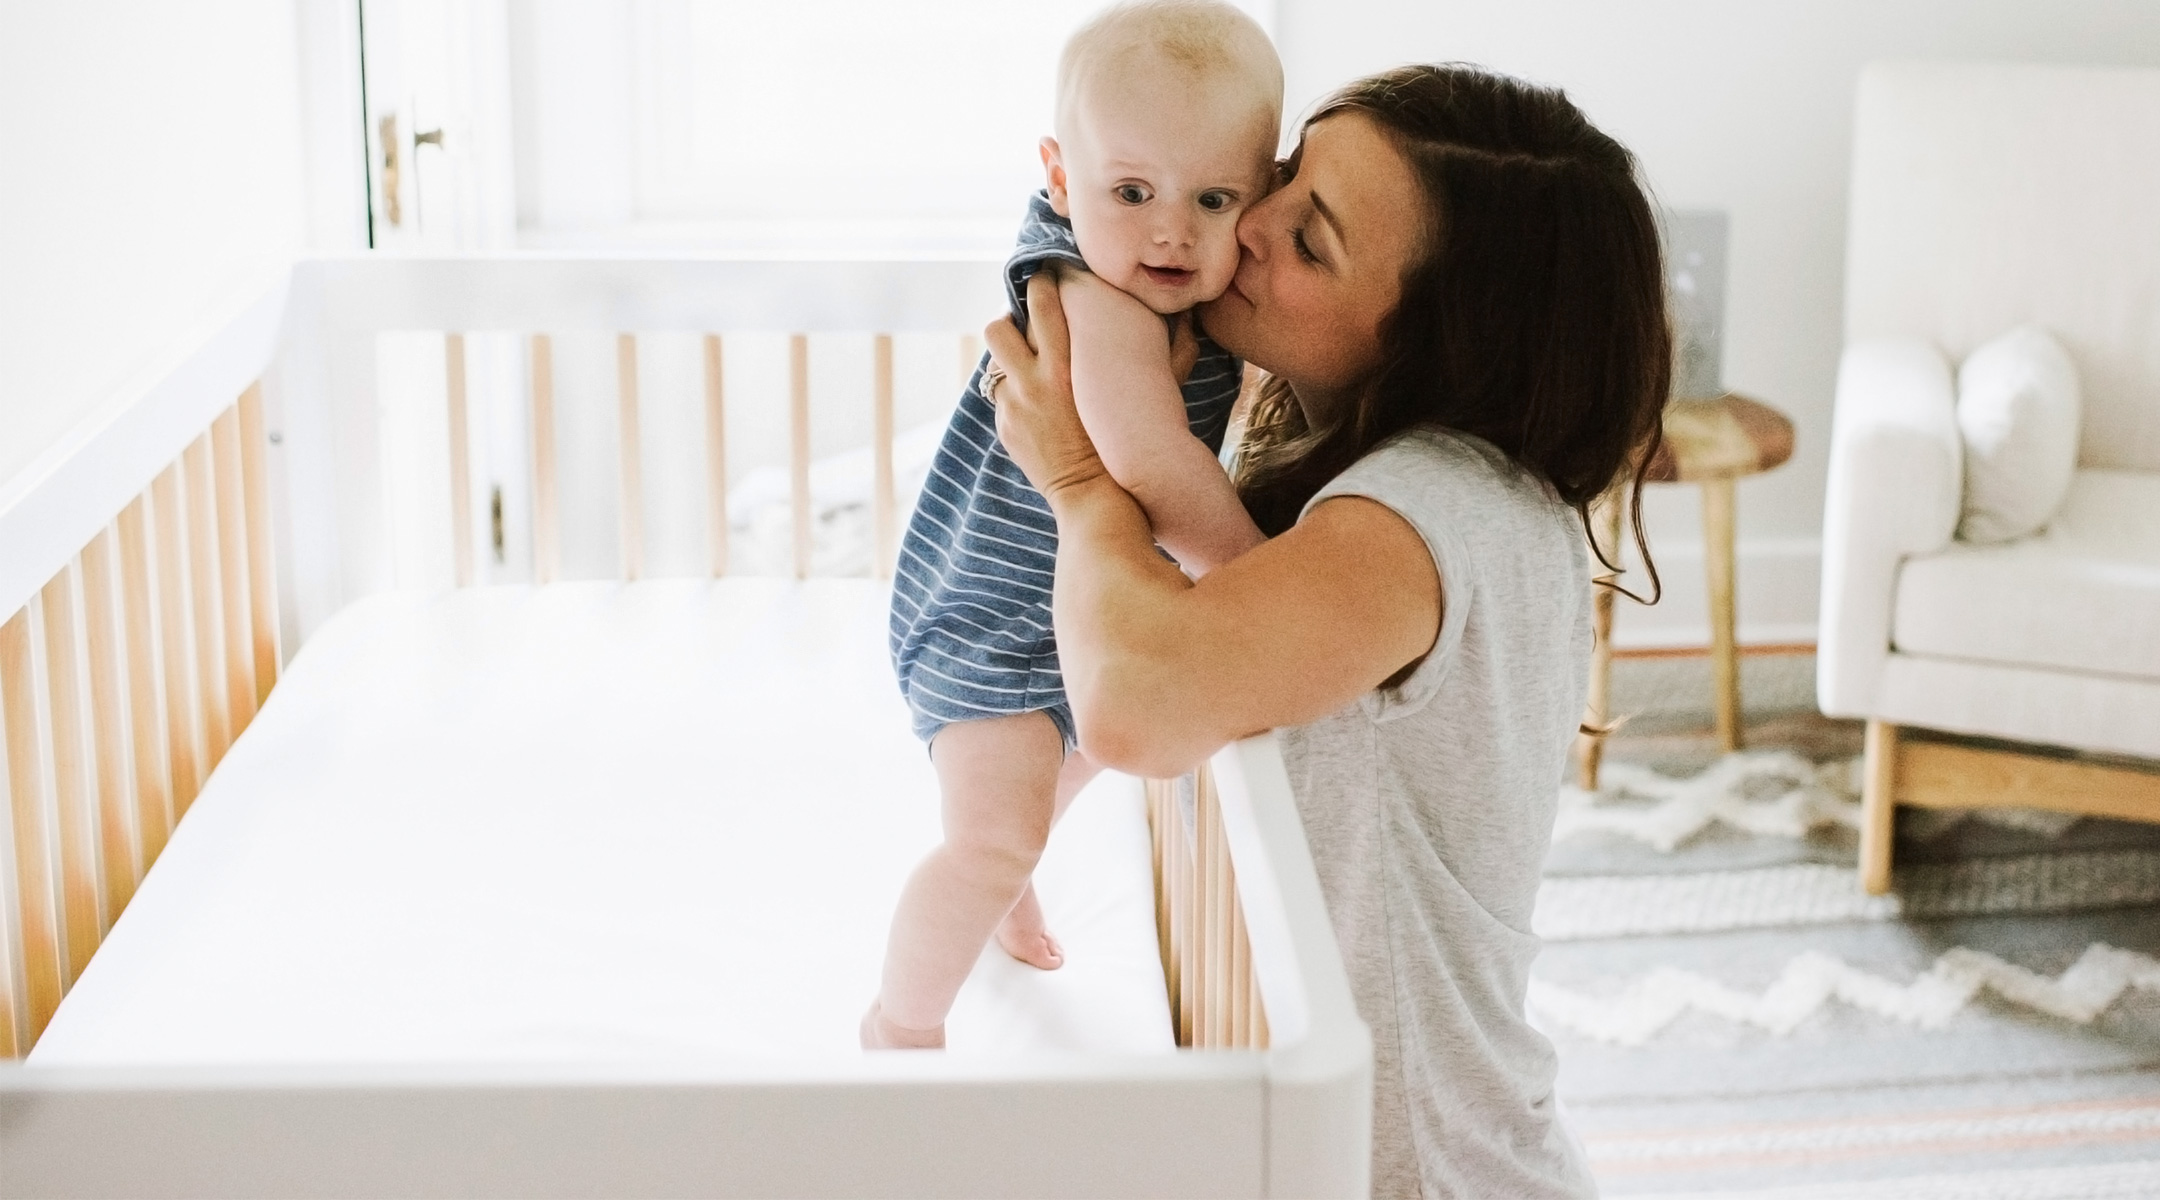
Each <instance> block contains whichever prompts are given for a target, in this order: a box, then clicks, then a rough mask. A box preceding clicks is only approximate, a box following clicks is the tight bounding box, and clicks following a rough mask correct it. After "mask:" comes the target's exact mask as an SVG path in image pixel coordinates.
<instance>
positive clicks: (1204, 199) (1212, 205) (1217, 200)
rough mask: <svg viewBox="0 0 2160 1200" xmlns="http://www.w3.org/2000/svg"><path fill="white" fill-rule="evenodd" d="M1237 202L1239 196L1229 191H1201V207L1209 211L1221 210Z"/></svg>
mask: <svg viewBox="0 0 2160 1200" xmlns="http://www.w3.org/2000/svg"><path fill="white" fill-rule="evenodd" d="M1236 203H1237V197H1236V196H1234V195H1232V194H1231V193H1229V192H1202V193H1200V207H1202V208H1204V209H1206V210H1208V211H1209V212H1221V211H1223V210H1224V209H1226V208H1229V207H1230V206H1231V205H1233V204H1236Z"/></svg>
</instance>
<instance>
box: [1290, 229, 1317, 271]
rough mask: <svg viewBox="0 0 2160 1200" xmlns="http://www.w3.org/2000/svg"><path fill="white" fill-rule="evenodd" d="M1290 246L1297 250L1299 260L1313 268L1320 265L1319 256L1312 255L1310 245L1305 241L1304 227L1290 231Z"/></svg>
mask: <svg viewBox="0 0 2160 1200" xmlns="http://www.w3.org/2000/svg"><path fill="white" fill-rule="evenodd" d="M1290 245H1291V246H1292V247H1294V248H1295V249H1296V250H1297V256H1298V257H1299V258H1302V259H1304V260H1305V261H1306V262H1309V263H1311V264H1313V265H1314V266H1319V265H1320V256H1319V255H1317V254H1314V253H1313V251H1312V244H1311V243H1310V242H1308V241H1306V240H1305V227H1304V226H1303V225H1300V226H1298V227H1297V228H1295V229H1292V230H1291V231H1290Z"/></svg>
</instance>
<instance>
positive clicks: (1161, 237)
mask: <svg viewBox="0 0 2160 1200" xmlns="http://www.w3.org/2000/svg"><path fill="white" fill-rule="evenodd" d="M1198 235H1199V229H1198V226H1197V225H1195V223H1194V222H1193V220H1192V219H1191V218H1190V217H1184V216H1176V217H1166V218H1164V219H1163V220H1162V221H1160V222H1158V223H1157V224H1156V226H1155V244H1156V245H1158V246H1190V245H1192V244H1193V243H1194V242H1195V241H1197V240H1199V237H1198Z"/></svg>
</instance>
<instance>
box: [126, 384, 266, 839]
mask: <svg viewBox="0 0 2160 1200" xmlns="http://www.w3.org/2000/svg"><path fill="white" fill-rule="evenodd" d="M269 455H270V438H269V431H268V430H267V429H266V428H264V425H263V397H262V385H261V384H259V383H255V384H249V385H248V389H247V390H246V391H244V392H242V393H240V483H241V489H242V493H243V495H244V497H245V499H246V508H247V562H248V617H249V619H250V621H251V622H252V628H251V629H250V631H249V633H250V640H251V641H252V642H253V644H254V651H255V706H256V707H257V708H261V707H262V702H263V701H264V700H267V699H269V698H270V689H271V687H272V686H274V685H275V684H276V683H277V677H278V661H279V658H278V609H277V561H276V560H275V559H274V558H272V557H271V554H272V551H271V540H272V539H271V536H270V463H269V461H268V459H269ZM144 861H145V862H148V861H149V860H148V859H145V860H144Z"/></svg>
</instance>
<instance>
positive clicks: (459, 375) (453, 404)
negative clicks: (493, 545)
mask: <svg viewBox="0 0 2160 1200" xmlns="http://www.w3.org/2000/svg"><path fill="white" fill-rule="evenodd" d="M443 380H444V383H445V384H446V385H447V387H446V390H447V392H448V394H449V397H450V562H451V567H452V570H453V571H454V572H455V574H456V578H457V586H459V587H461V588H464V587H471V586H472V585H473V574H474V571H475V570H476V567H475V565H474V562H473V536H472V535H473V517H472V433H471V424H470V422H469V420H468V419H467V416H466V404H465V335H464V334H462V333H450V334H445V335H443Z"/></svg>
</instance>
